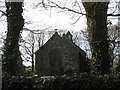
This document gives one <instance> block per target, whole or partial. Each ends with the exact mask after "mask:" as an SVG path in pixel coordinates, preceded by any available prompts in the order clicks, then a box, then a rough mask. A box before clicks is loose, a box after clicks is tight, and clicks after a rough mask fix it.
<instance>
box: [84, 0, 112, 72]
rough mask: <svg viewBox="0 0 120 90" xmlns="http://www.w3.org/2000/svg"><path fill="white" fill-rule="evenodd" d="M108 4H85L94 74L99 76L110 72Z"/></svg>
mask: <svg viewBox="0 0 120 90" xmlns="http://www.w3.org/2000/svg"><path fill="white" fill-rule="evenodd" d="M108 4H109V3H108V2H83V5H84V7H85V10H86V14H87V25H88V34H89V42H90V46H91V49H92V60H93V61H92V63H93V64H92V72H93V73H97V74H105V73H108V72H109V71H110V58H109V52H108V50H109V45H108V40H107V36H108V35H107V34H108V33H107V32H108V31H107V23H106V22H107V10H108Z"/></svg>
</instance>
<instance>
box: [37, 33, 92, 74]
mask: <svg viewBox="0 0 120 90" xmlns="http://www.w3.org/2000/svg"><path fill="white" fill-rule="evenodd" d="M35 55H36V60H35V72H36V73H37V74H38V75H42V76H43V75H62V74H75V73H76V74H78V73H81V72H89V71H90V67H89V62H90V60H89V59H87V58H86V53H85V52H84V51H83V50H82V49H80V48H79V47H78V46H77V45H76V44H75V43H73V41H72V35H71V33H70V32H69V31H68V32H67V34H64V35H63V36H62V37H61V36H60V35H59V34H58V33H57V32H55V34H54V35H53V36H52V37H51V38H50V39H49V40H48V41H47V42H46V43H45V44H44V45H43V46H42V47H41V48H40V49H39V50H38V51H37V52H36V53H35Z"/></svg>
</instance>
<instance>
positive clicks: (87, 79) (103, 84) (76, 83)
mask: <svg viewBox="0 0 120 90" xmlns="http://www.w3.org/2000/svg"><path fill="white" fill-rule="evenodd" d="M119 86H120V74H117V75H112V74H106V75H90V74H85V73H82V74H80V75H61V76H44V77H39V76H30V77H28V76H7V77H3V89H10V88H30V89H31V88H119Z"/></svg>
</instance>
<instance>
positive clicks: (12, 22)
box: [3, 2, 24, 75]
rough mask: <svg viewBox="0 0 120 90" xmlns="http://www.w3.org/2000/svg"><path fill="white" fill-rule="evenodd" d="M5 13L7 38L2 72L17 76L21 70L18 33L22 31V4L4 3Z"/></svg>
mask: <svg viewBox="0 0 120 90" xmlns="http://www.w3.org/2000/svg"><path fill="white" fill-rule="evenodd" d="M5 3H6V13H7V37H6V40H5V49H4V55H3V72H7V73H9V74H11V75H18V74H19V73H21V71H22V69H23V65H22V59H21V56H20V51H19V44H18V43H19V40H20V33H21V31H22V30H23V26H24V19H23V16H22V12H23V9H22V4H23V2H5Z"/></svg>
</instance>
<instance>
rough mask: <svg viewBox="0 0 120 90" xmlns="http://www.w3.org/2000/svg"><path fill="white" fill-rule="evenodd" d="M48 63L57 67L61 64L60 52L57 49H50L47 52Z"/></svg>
mask: <svg viewBox="0 0 120 90" xmlns="http://www.w3.org/2000/svg"><path fill="white" fill-rule="evenodd" d="M49 60H50V61H49V64H50V66H53V67H57V66H62V54H61V51H60V50H59V49H57V48H56V49H52V50H51V51H50V52H49Z"/></svg>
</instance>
